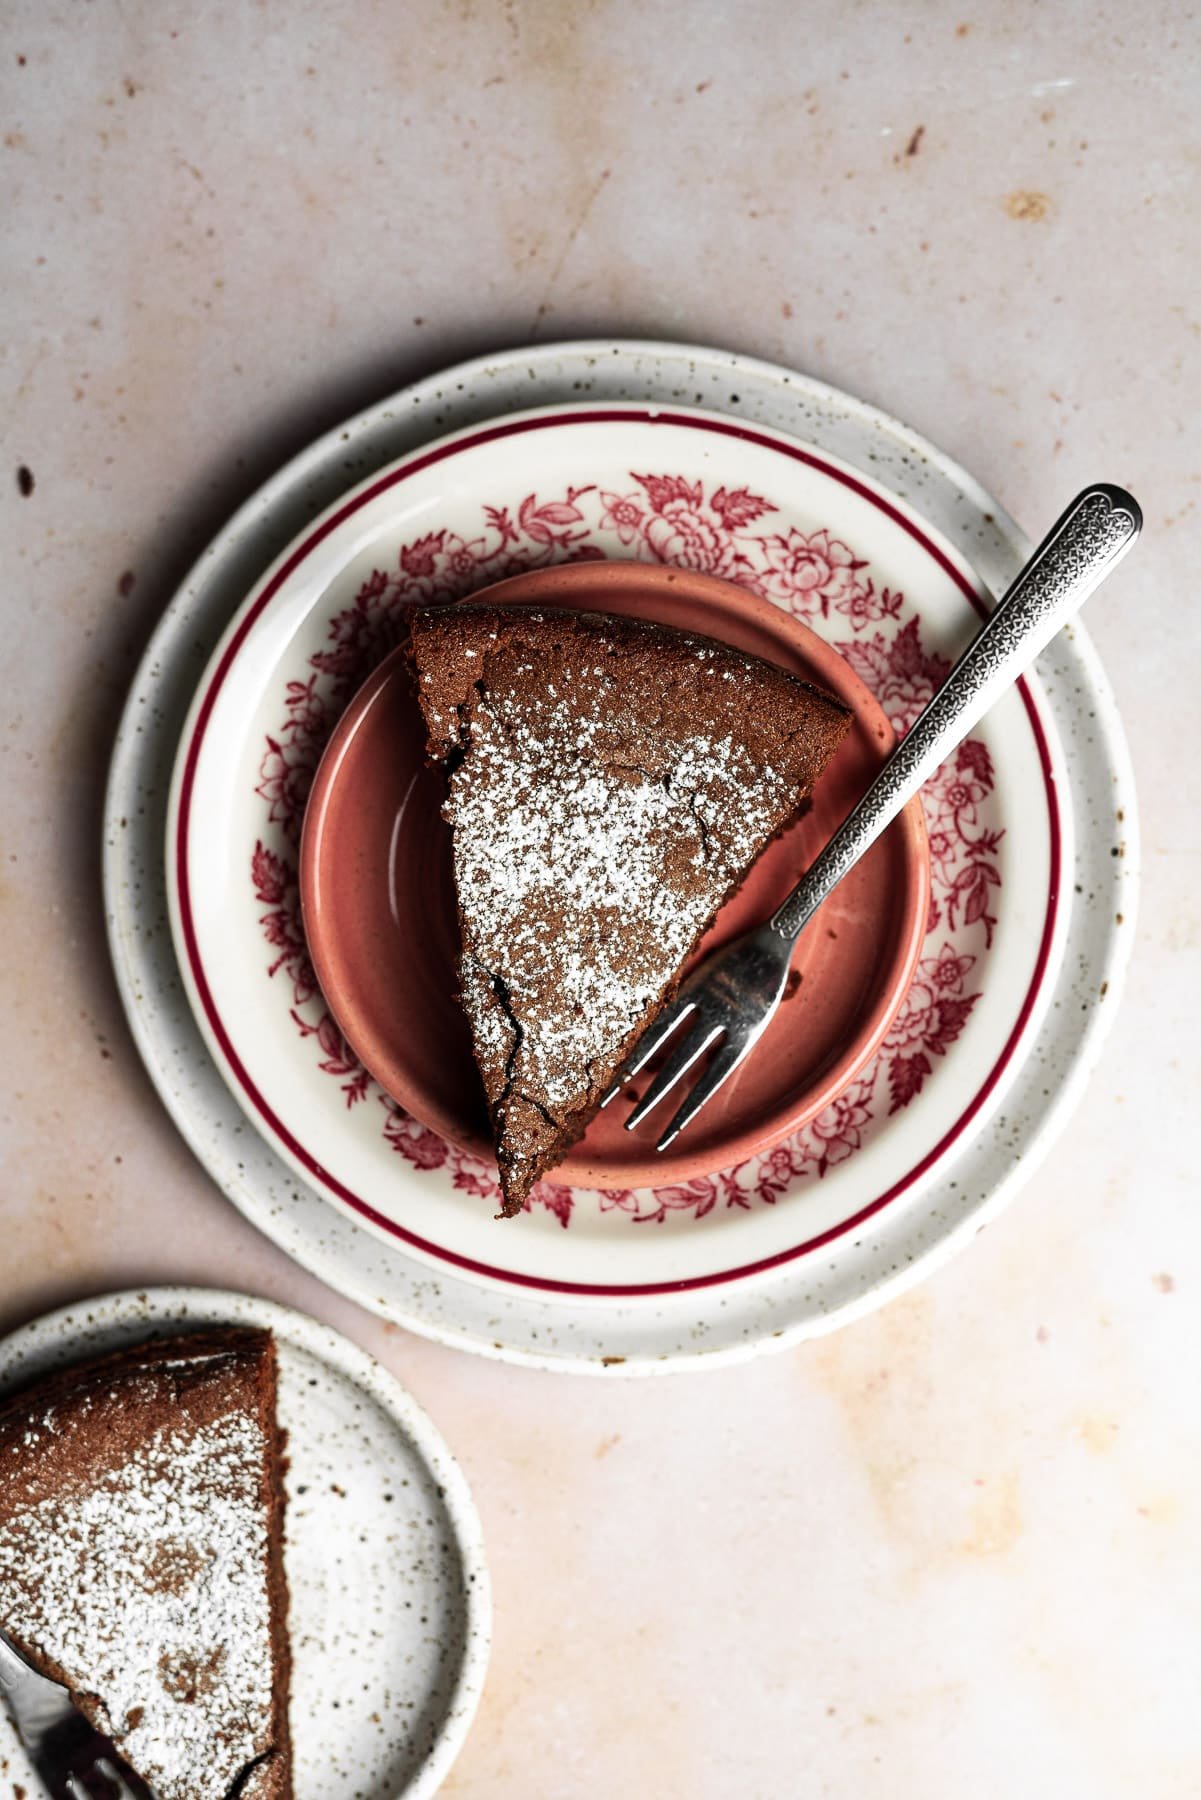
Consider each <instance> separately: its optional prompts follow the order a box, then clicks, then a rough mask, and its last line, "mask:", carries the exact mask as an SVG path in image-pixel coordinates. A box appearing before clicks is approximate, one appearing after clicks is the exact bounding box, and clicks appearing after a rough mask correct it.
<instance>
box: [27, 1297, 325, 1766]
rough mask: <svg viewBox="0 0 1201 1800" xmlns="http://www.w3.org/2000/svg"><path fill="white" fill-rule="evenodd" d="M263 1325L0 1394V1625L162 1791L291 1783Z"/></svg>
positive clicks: (165, 1344)
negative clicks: (1, 1396) (3, 1396)
mask: <svg viewBox="0 0 1201 1800" xmlns="http://www.w3.org/2000/svg"><path fill="white" fill-rule="evenodd" d="M275 1382H276V1373H275V1344H274V1340H273V1339H272V1337H271V1334H270V1332H266V1331H252V1330H242V1329H233V1328H229V1329H217V1330H210V1331H203V1332H197V1333H194V1334H191V1335H189V1336H187V1337H179V1338H170V1339H165V1340H159V1341H157V1342H154V1343H151V1344H146V1345H140V1346H137V1347H134V1348H132V1349H128V1350H122V1351H118V1352H117V1353H116V1354H115V1355H112V1356H108V1357H105V1358H103V1359H101V1360H100V1361H96V1362H91V1363H87V1364H83V1365H80V1366H78V1367H76V1368H71V1369H67V1370H65V1371H64V1372H62V1373H61V1374H58V1375H54V1376H52V1377H51V1378H50V1379H49V1380H47V1381H44V1382H42V1383H41V1384H39V1385H38V1386H37V1387H34V1388H30V1389H28V1390H26V1391H25V1392H23V1393H20V1394H18V1395H15V1396H13V1397H11V1398H7V1399H4V1400H0V1629H2V1630H3V1631H4V1632H5V1633H6V1634H7V1635H8V1637H9V1638H10V1639H11V1640H12V1642H13V1643H14V1644H15V1645H16V1647H17V1648H18V1650H20V1651H21V1653H22V1654H23V1655H24V1656H25V1657H26V1659H27V1660H28V1661H29V1662H31V1663H32V1664H33V1665H34V1666H35V1667H36V1668H37V1669H39V1670H40V1671H41V1672H42V1674H44V1675H48V1676H50V1678H51V1679H52V1680H54V1681H59V1682H62V1683H63V1684H64V1685H65V1686H66V1687H67V1688H69V1689H70V1691H71V1695H72V1698H73V1699H74V1701H75V1703H76V1705H77V1706H79V1707H80V1708H81V1709H82V1710H83V1712H84V1713H86V1714H87V1717H88V1718H89V1719H90V1720H91V1721H92V1723H93V1724H94V1725H95V1726H96V1728H97V1730H99V1731H101V1732H102V1733H103V1734H104V1735H105V1736H106V1737H109V1738H111V1739H112V1740H113V1742H114V1744H115V1745H116V1747H117V1749H118V1751H119V1752H120V1754H121V1756H122V1757H123V1758H124V1759H125V1761H126V1762H127V1763H128V1764H129V1766H130V1767H131V1768H133V1769H134V1770H135V1771H136V1772H137V1773H138V1774H139V1775H141V1776H142V1778H143V1779H144V1780H145V1781H147V1782H148V1783H149V1784H150V1785H151V1786H152V1787H153V1788H154V1790H155V1792H156V1793H157V1795H158V1796H159V1800H228V1796H230V1795H232V1794H234V1793H236V1794H237V1795H239V1796H241V1797H242V1800H290V1796H291V1793H292V1769H291V1746H290V1740H289V1735H288V1677H289V1667H290V1658H289V1653H288V1640H287V1629H286V1611H287V1590H286V1587H285V1583H284V1568H283V1554H282V1545H283V1489H282V1485H281V1454H282V1442H281V1437H280V1432H279V1428H278V1426H277V1424H276V1418H275Z"/></svg>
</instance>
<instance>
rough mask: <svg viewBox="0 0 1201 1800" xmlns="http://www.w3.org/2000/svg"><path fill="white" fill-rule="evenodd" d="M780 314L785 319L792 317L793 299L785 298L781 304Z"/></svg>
mask: <svg viewBox="0 0 1201 1800" xmlns="http://www.w3.org/2000/svg"><path fill="white" fill-rule="evenodd" d="M780 316H781V317H782V318H785V319H791V317H792V301H791V300H785V301H783V302H782V304H781V306H780Z"/></svg>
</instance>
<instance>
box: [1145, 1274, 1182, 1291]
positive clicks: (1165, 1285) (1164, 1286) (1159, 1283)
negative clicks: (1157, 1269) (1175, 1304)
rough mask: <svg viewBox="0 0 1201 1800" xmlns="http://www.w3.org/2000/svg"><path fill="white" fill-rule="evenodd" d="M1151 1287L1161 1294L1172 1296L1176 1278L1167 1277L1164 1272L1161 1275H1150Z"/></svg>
mask: <svg viewBox="0 0 1201 1800" xmlns="http://www.w3.org/2000/svg"><path fill="white" fill-rule="evenodd" d="M1151 1286H1152V1287H1153V1288H1155V1289H1157V1290H1158V1292H1159V1293H1161V1294H1174V1293H1175V1292H1176V1277H1175V1276H1174V1275H1169V1274H1167V1273H1166V1272H1165V1273H1164V1274H1161V1275H1152V1277H1151Z"/></svg>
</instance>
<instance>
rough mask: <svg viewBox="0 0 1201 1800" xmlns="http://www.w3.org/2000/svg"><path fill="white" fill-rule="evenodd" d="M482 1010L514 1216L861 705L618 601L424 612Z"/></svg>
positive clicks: (484, 1051) (440, 754) (430, 698)
mask: <svg viewBox="0 0 1201 1800" xmlns="http://www.w3.org/2000/svg"><path fill="white" fill-rule="evenodd" d="M412 634H413V635H412V644H413V661H414V666H415V669H416V674H417V685H418V692H419V694H420V698H421V706H422V710H423V712H424V715H425V722H426V727H427V731H428V735H429V747H430V752H431V754H432V755H433V756H434V757H435V758H437V759H438V760H440V761H442V762H443V763H445V765H446V767H447V771H448V794H447V800H446V805H445V807H444V814H445V817H446V818H447V819H448V821H449V822H450V825H451V827H452V830H453V834H454V867H455V882H456V889H457V893H458V904H459V916H460V924H461V929H462V940H463V955H462V964H461V983H462V994H463V1004H464V1007H465V1008H466V1011H467V1015H468V1018H469V1020H470V1023H471V1029H472V1035H473V1039H474V1044H475V1053H476V1060H477V1061H478V1063H479V1068H480V1074H481V1075H482V1077H483V1082H484V1089H485V1093H486V1095H487V1100H488V1107H489V1111H490V1114H491V1118H492V1124H493V1131H494V1135H495V1140H496V1154H497V1161H498V1164H499V1168H500V1179H501V1188H502V1191H503V1194H504V1210H505V1212H506V1213H515V1212H517V1211H519V1210H520V1208H521V1203H522V1201H523V1200H524V1199H525V1197H526V1195H527V1194H528V1193H529V1191H530V1189H531V1188H532V1187H533V1185H534V1183H535V1182H536V1181H537V1180H538V1179H539V1177H540V1176H541V1175H542V1174H544V1173H545V1172H546V1171H547V1170H548V1169H552V1168H553V1167H554V1166H555V1164H556V1163H558V1162H560V1161H561V1160H562V1158H563V1156H564V1154H565V1153H566V1151H567V1150H568V1148H569V1147H570V1146H571V1144H572V1143H574V1142H575V1140H576V1139H577V1138H578V1137H579V1136H580V1134H581V1133H582V1132H583V1131H584V1129H585V1128H586V1127H587V1125H588V1123H589V1121H590V1120H591V1119H592V1117H593V1115H594V1114H595V1112H596V1111H597V1108H598V1106H599V1103H600V1098H601V1095H602V1094H603V1093H604V1092H605V1090H606V1088H607V1087H608V1086H609V1084H610V1082H611V1081H612V1079H613V1077H614V1075H615V1073H616V1071H617V1070H618V1069H619V1068H620V1066H621V1063H622V1060H623V1058H624V1056H625V1054H626V1052H627V1050H628V1049H629V1048H630V1047H631V1046H632V1045H633V1043H634V1042H635V1040H636V1039H637V1038H638V1036H639V1034H640V1033H641V1032H642V1030H643V1029H644V1027H645V1026H646V1025H647V1024H648V1023H649V1022H650V1020H651V1019H652V1018H653V1017H654V1015H655V1013H656V1012H657V1011H658V1010H659V1008H660V1007H661V1006H662V1005H663V1004H664V1002H665V1001H666V1000H668V999H670V998H671V996H672V995H673V994H674V992H675V990H676V988H677V986H678V984H679V981H680V977H681V973H682V969H683V966H684V964H685V963H686V962H687V960H688V958H689V956H690V955H691V953H692V951H693V949H694V948H695V946H696V944H697V943H698V941H699V939H700V938H701V937H702V936H703V934H704V932H705V931H706V930H707V929H708V927H709V925H710V924H711V922H712V920H713V917H714V915H715V914H716V913H717V911H718V910H719V908H720V907H721V906H722V904H723V903H724V902H725V900H726V899H727V898H728V897H729V895H730V894H731V893H732V892H733V891H734V889H735V888H737V887H738V885H739V884H740V882H741V881H742V879H743V877H744V876H745V874H746V872H747V870H748V868H749V867H750V865H751V864H752V863H753V862H754V861H755V859H756V857H757V856H758V855H759V853H760V852H761V851H762V850H763V848H764V847H765V845H767V844H768V843H769V842H770V841H771V839H772V838H774V837H775V836H776V835H777V834H778V833H779V832H780V831H782V830H784V829H785V828H786V827H787V826H789V825H790V824H792V822H793V821H794V820H795V819H796V818H797V816H798V815H799V813H800V812H801V811H802V809H803V807H804V804H805V802H806V800H807V798H808V796H809V793H810V791H811V790H812V787H813V784H814V782H815V781H816V780H817V777H818V776H819V774H820V773H821V771H822V769H823V768H824V766H825V764H826V763H827V761H828V760H829V758H830V757H831V756H832V755H833V753H834V751H835V750H836V748H837V747H838V744H839V743H840V742H841V740H842V737H843V735H844V733H845V732H846V730H847V727H848V725H849V724H850V714H849V713H848V712H847V711H846V709H845V708H844V707H843V706H842V705H841V704H840V703H839V702H838V701H837V700H834V699H833V698H831V696H830V695H828V694H825V693H822V692H819V691H818V690H817V689H815V688H812V687H809V686H807V685H806V683H804V682H802V681H798V680H797V679H796V678H795V677H793V676H791V675H788V674H786V673H785V672H784V671H783V670H781V669H778V668H775V667H774V666H772V665H771V664H769V663H765V662H761V661H759V660H758V659H756V658H754V657H751V656H745V655H742V654H741V653H740V652H738V651H735V650H731V649H728V648H727V647H726V646H725V645H722V644H718V643H715V642H713V641H712V640H710V639H708V638H703V637H699V636H693V635H691V634H688V633H684V632H680V631H673V630H669V629H668V628H667V627H664V626H658V625H651V624H643V623H641V622H637V621H633V620H628V619H617V618H611V617H607V616H604V615H601V614H598V613H566V612H564V613H555V612H548V611H537V612H534V611H525V610H518V609H512V610H508V611H500V610H496V609H493V608H488V607H486V606H471V605H464V606H457V607H452V608H446V609H439V610H437V611H429V612H422V613H418V614H417V615H416V616H415V618H414V620H413V627H412Z"/></svg>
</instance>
